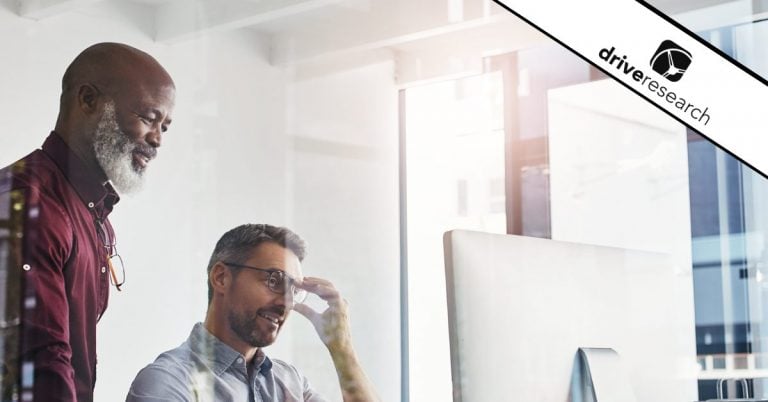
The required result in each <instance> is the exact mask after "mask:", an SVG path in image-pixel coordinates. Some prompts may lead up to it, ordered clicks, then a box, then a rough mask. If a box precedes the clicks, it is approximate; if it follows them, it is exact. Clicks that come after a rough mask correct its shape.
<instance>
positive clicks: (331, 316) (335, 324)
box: [293, 277, 379, 402]
mask: <svg viewBox="0 0 768 402" xmlns="http://www.w3.org/2000/svg"><path fill="white" fill-rule="evenodd" d="M296 286H297V287H299V288H301V289H304V290H306V291H307V292H309V293H314V294H316V295H317V296H318V297H320V298H321V299H323V300H325V301H326V302H327V303H328V308H327V309H325V311H323V312H322V313H318V312H317V311H315V310H313V309H312V308H311V307H309V306H307V305H306V304H296V305H294V306H293V309H294V310H296V311H298V312H299V314H301V315H303V316H304V317H307V319H308V320H309V321H310V322H312V325H313V326H314V327H315V330H316V331H317V334H318V335H319V336H320V339H321V340H322V341H323V343H324V344H325V346H326V347H327V348H328V351H329V352H330V353H331V359H333V364H334V365H335V366H336V374H337V375H338V376H339V384H340V385H341V394H342V395H343V396H344V402H352V401H354V402H375V401H379V398H378V397H377V396H376V392H375V391H374V388H373V384H372V383H371V381H370V380H369V379H368V377H367V376H366V375H365V372H364V371H363V368H362V367H361V366H360V362H359V361H358V360H357V354H356V353H355V349H354V348H353V347H352V337H351V335H350V332H349V314H348V312H349V304H348V303H347V301H346V300H344V298H343V297H341V294H340V293H339V291H338V290H336V287H334V286H333V283H331V282H330V281H327V280H325V279H320V278H312V277H305V278H304V279H303V280H302V281H301V283H298V282H297V283H296Z"/></svg>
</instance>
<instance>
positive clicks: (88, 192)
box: [43, 131, 120, 219]
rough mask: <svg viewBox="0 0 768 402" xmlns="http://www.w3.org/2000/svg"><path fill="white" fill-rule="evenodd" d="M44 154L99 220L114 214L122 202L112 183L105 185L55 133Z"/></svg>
mask: <svg viewBox="0 0 768 402" xmlns="http://www.w3.org/2000/svg"><path fill="white" fill-rule="evenodd" d="M43 152H45V153H46V154H47V155H48V156H49V157H50V158H51V159H52V160H53V162H54V163H55V164H56V165H57V166H58V167H59V169H61V172H62V173H63V174H64V177H66V178H67V180H68V181H69V182H70V183H71V184H72V187H73V188H74V189H75V191H76V192H77V194H78V195H79V196H80V199H81V200H82V201H83V202H84V203H85V204H86V205H87V206H88V208H89V209H93V210H95V212H96V216H97V217H98V218H99V219H104V218H105V217H106V216H107V215H108V214H109V213H110V212H112V207H113V206H114V205H115V204H117V202H118V201H120V196H119V195H118V194H117V191H115V188H114V187H112V183H110V182H106V183H105V182H104V181H103V180H102V178H101V177H100V175H99V172H94V171H93V169H90V168H88V167H87V166H86V164H85V162H83V160H82V159H80V157H78V156H77V155H75V153H74V152H72V149H71V148H69V146H67V143H66V142H64V140H63V139H62V138H61V136H59V134H57V133H56V132H55V131H54V132H51V134H50V135H49V136H48V138H46V140H45V142H44V143H43Z"/></svg>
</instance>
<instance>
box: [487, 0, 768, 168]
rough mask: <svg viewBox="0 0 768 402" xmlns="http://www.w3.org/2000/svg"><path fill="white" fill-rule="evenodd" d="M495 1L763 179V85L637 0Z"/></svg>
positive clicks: (766, 139) (767, 158)
mask: <svg viewBox="0 0 768 402" xmlns="http://www.w3.org/2000/svg"><path fill="white" fill-rule="evenodd" d="M495 1H496V2H497V3H499V4H501V5H503V6H504V7H506V8H507V9H508V10H510V11H511V12H513V13H515V14H517V15H518V16H520V17H521V18H523V19H525V20H527V21H528V22H529V23H531V24H532V25H534V26H536V27H537V28H538V29H540V30H542V31H544V32H545V33H546V34H548V35H550V36H551V37H553V38H555V39H556V40H558V41H559V42H561V43H562V44H564V45H566V46H567V47H569V48H570V49H571V50H573V51H574V52H576V53H578V54H579V55H581V56H582V57H584V58H586V59H588V60H589V61H590V62H592V64H594V65H595V66H597V67H598V68H600V69H601V70H603V71H604V72H606V73H607V74H609V75H610V76H612V77H613V78H614V79H616V80H618V81H620V82H621V83H623V84H624V85H625V86H627V87H629V88H630V89H632V90H633V91H634V92H635V93H637V94H638V95H640V96H642V97H644V98H645V99H646V100H648V101H650V102H652V103H654V104H656V105H657V106H659V107H660V108H662V109H663V110H665V111H667V112H668V113H669V114H670V115H672V116H673V117H675V118H676V119H677V120H679V121H680V122H682V123H684V124H686V125H687V126H688V127H690V128H693V129H695V130H696V131H698V132H699V133H701V134H703V135H704V136H706V137H707V138H708V139H710V140H711V141H712V142H714V143H716V144H718V145H719V146H720V147H721V148H724V149H725V150H727V151H729V152H730V153H731V154H733V155H734V156H736V157H737V158H739V159H741V160H742V161H743V162H745V163H747V164H748V165H751V166H752V167H753V168H755V169H756V170H758V171H759V172H760V173H761V174H762V175H763V176H766V173H768V132H766V131H768V130H767V129H766V128H768V110H766V109H767V107H766V106H765V105H766V104H767V101H768V86H766V85H765V83H764V82H765V80H760V79H758V78H756V77H755V76H753V75H751V74H749V73H747V72H746V71H744V70H742V69H741V68H739V67H737V66H736V65H735V64H733V63H731V62H730V61H728V60H726V59H725V58H724V57H723V56H721V55H719V54H717V52H715V51H713V50H712V49H709V48H708V47H707V46H705V45H704V44H703V43H701V42H700V40H698V39H697V38H694V37H692V36H690V35H689V34H688V33H686V32H685V31H683V30H681V29H679V28H678V27H676V26H675V25H673V24H671V23H669V22H668V21H666V20H665V19H664V18H662V17H661V16H659V15H657V14H656V13H654V12H653V11H652V10H650V9H649V8H647V7H646V6H644V5H643V4H641V3H639V2H637V1H635V0H579V1H573V0H548V1H532V0H495ZM606 101H607V102H610V99H606Z"/></svg>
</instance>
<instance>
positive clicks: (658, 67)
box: [651, 40, 691, 82]
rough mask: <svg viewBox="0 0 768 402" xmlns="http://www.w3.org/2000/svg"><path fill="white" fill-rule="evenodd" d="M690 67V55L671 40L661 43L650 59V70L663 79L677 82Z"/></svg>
mask: <svg viewBox="0 0 768 402" xmlns="http://www.w3.org/2000/svg"><path fill="white" fill-rule="evenodd" d="M690 65H691V53H690V52H688V51H687V50H685V49H683V48H682V47H680V46H679V45H678V44H676V43H675V42H672V41H671V40H665V41H664V42H661V44H660V45H659V48H658V49H656V53H654V54H653V57H652V58H651V68H652V69H653V71H656V72H657V73H659V74H661V75H662V76H663V77H664V78H666V79H668V80H670V81H672V82H677V81H680V78H683V74H685V70H686V69H687V68H688V66H690Z"/></svg>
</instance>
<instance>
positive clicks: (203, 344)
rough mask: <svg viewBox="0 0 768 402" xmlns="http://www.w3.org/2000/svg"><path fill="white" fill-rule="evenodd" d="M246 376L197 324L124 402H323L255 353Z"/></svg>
mask: <svg viewBox="0 0 768 402" xmlns="http://www.w3.org/2000/svg"><path fill="white" fill-rule="evenodd" d="M252 364H253V367H252V369H251V371H250V375H249V374H248V368H247V367H246V362H245V358H244V357H243V356H242V355H241V354H240V353H238V352H237V351H235V350H234V349H232V348H231V347H229V346H228V345H226V344H224V343H223V342H221V341H220V340H218V339H217V338H216V337H215V336H213V335H211V333H210V332H208V330H206V329H205V327H204V326H203V324H202V323H197V324H195V326H194V327H193V328H192V333H191V334H189V338H188V339H187V341H186V342H184V343H183V344H181V346H179V347H178V348H176V349H172V350H169V351H167V352H165V353H163V354H161V355H160V356H158V357H157V359H156V360H155V361H154V362H153V363H152V364H150V365H149V366H147V367H145V368H144V369H142V370H141V371H140V372H139V374H137V375H136V379H134V380H133V384H131V389H130V390H129V391H128V397H127V398H126V401H127V402H156V401H184V402H187V401H189V402H193V401H195V402H202V401H205V402H208V401H215V402H228V401H232V402H244V401H249V402H272V401H275V402H277V401H280V402H282V401H286V402H295V401H311V402H325V399H324V398H322V397H321V396H319V395H318V394H317V393H316V392H315V391H314V390H312V388H310V386H309V382H308V381H307V379H306V378H305V377H304V376H302V375H301V374H300V373H299V372H298V370H296V368H295V367H293V366H292V365H290V364H288V363H285V362H283V361H280V360H277V359H275V360H271V359H270V358H268V357H267V356H266V355H265V354H264V352H262V351H261V349H259V350H258V352H257V354H256V356H255V357H254V359H253V362H252Z"/></svg>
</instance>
